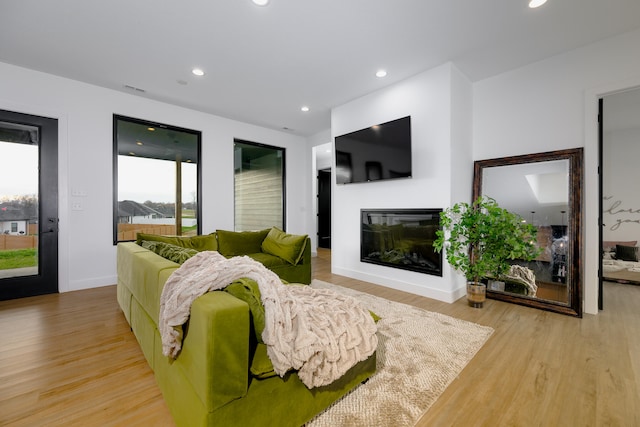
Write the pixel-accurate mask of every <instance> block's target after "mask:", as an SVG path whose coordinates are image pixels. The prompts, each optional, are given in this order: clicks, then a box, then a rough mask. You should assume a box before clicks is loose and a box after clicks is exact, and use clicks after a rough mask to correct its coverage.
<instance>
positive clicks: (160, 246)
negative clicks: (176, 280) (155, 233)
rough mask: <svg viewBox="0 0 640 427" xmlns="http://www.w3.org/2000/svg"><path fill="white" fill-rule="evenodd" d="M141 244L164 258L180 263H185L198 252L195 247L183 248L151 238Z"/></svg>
mask: <svg viewBox="0 0 640 427" xmlns="http://www.w3.org/2000/svg"><path fill="white" fill-rule="evenodd" d="M140 246H142V247H143V248H145V249H149V250H150V251H152V252H155V253H156V254H158V255H160V256H161V257H162V258H166V259H168V260H169V261H173V262H177V263H178V264H182V263H184V262H185V261H186V260H188V259H189V258H191V257H192V256H194V255H195V254H197V253H198V251H197V250H195V249H190V248H183V247H181V246H176V245H172V244H171V243H164V242H154V241H149V240H143V241H142V242H141V244H140Z"/></svg>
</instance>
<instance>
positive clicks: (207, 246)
mask: <svg viewBox="0 0 640 427" xmlns="http://www.w3.org/2000/svg"><path fill="white" fill-rule="evenodd" d="M143 240H147V241H154V242H163V243H170V244H172V245H176V246H181V247H183V248H189V249H195V250H197V251H217V250H218V241H217V239H216V235H215V234H207V235H204V236H190V237H187V236H160V235H158V234H147V233H138V234H137V236H136V243H137V244H138V245H141V244H142V241H143Z"/></svg>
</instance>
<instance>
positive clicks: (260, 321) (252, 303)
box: [224, 279, 265, 343]
mask: <svg viewBox="0 0 640 427" xmlns="http://www.w3.org/2000/svg"><path fill="white" fill-rule="evenodd" d="M224 291H225V292H227V293H229V294H231V295H233V296H234V297H236V298H238V299H240V300H242V301H244V302H246V303H247V304H249V311H251V317H252V318H253V329H254V330H255V333H256V340H258V342H259V343H262V342H263V341H262V331H264V326H265V320H264V306H263V305H262V300H261V299H260V288H258V283H256V282H255V281H254V280H251V279H238V280H236V281H235V282H233V283H231V284H230V285H228V286H227V287H226V288H224Z"/></svg>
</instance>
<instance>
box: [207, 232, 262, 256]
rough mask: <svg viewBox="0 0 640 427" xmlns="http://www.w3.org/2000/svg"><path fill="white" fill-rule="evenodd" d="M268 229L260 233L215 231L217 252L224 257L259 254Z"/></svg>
mask: <svg viewBox="0 0 640 427" xmlns="http://www.w3.org/2000/svg"><path fill="white" fill-rule="evenodd" d="M267 233H269V229H266V230H260V231H227V230H217V231H216V234H217V235H218V252H220V253H221V254H222V255H224V256H226V257H232V256H240V255H247V254H255V253H258V252H261V249H260V248H261V245H262V241H263V240H264V238H265V237H267Z"/></svg>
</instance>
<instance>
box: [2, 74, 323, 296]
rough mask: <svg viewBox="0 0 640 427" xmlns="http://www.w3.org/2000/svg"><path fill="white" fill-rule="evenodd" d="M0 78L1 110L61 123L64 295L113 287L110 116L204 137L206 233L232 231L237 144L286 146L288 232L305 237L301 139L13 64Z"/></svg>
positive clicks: (305, 164) (305, 167)
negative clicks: (75, 204)
mask: <svg viewBox="0 0 640 427" xmlns="http://www.w3.org/2000/svg"><path fill="white" fill-rule="evenodd" d="M0 76H2V77H1V78H0V109H4V110H10V111H17V112H21V113H28V114H34V115H40V116H47V117H53V118H57V119H58V126H59V132H58V144H59V206H60V235H59V239H60V243H59V259H60V266H59V268H60V280H59V289H60V291H61V292H64V291H72V290H77V289H84V288H90V287H97V286H103V285H111V284H115V283H116V248H115V246H113V236H112V203H113V201H112V194H113V188H112V161H111V159H112V152H113V149H112V117H113V114H121V115H125V116H130V117H135V118H140V119H146V120H152V121H155V122H160V123H166V124H169V125H174V126H179V127H183V128H189V129H195V130H200V131H202V159H201V163H202V168H203V173H202V182H203V189H202V190H203V192H202V193H203V200H202V211H203V218H202V225H203V232H204V233H209V232H212V231H214V230H216V229H217V228H219V229H233V139H234V138H240V139H244V140H248V141H255V142H260V143H264V144H269V145H274V146H278V147H284V148H286V162H287V170H286V178H287V183H286V185H287V211H286V215H287V231H288V232H291V233H307V230H308V229H309V226H310V225H309V223H308V212H309V211H310V209H311V204H310V196H309V191H310V190H309V189H310V187H311V184H310V180H309V175H308V171H309V169H310V167H311V160H310V158H309V156H308V155H307V143H306V140H305V139H304V138H301V137H298V136H295V135H291V134H288V133H284V132H279V131H274V130H270V129H265V128H261V127H257V126H253V125H249V124H245V123H241V122H237V121H233V120H228V119H224V118H221V117H217V116H213V115H210V114H205V113H201V112H198V111H194V110H189V109H185V108H180V107H176V106H174V105H170V104H165V103H160V102H155V101H151V100H148V99H145V98H142V97H137V96H133V95H129V94H126V93H122V92H118V91H113V90H108V89H104V88H100V87H97V86H92V85H88V84H84V83H80V82H77V81H73V80H69V79H64V78H60V77H56V76H53V75H49V74H44V73H40V72H36V71H32V70H28V69H25V68H20V67H16V66H13V65H9V64H3V63H0ZM72 189H73V190H82V191H85V192H86V194H87V196H86V197H82V199H81V202H82V205H83V208H84V210H82V211H72V210H71V209H70V204H71V202H72V198H71V197H70V195H71V190H72ZM73 199H75V198H73ZM76 201H77V200H76Z"/></svg>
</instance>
